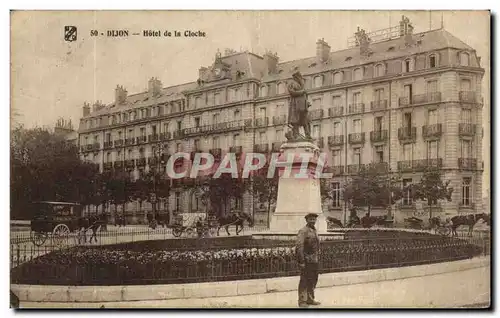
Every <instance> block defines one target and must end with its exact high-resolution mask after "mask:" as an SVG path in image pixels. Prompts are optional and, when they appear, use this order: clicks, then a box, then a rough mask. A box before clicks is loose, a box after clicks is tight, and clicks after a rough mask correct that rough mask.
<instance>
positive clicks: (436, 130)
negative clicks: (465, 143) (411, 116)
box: [422, 124, 443, 139]
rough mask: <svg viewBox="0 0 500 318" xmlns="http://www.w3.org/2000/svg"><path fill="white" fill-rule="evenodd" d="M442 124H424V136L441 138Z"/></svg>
mask: <svg viewBox="0 0 500 318" xmlns="http://www.w3.org/2000/svg"><path fill="white" fill-rule="evenodd" d="M442 126H443V125H442V124H433V125H427V126H422V136H423V137H424V138H426V139H428V138H439V137H441V135H442V134H443V127H442Z"/></svg>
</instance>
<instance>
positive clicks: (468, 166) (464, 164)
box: [458, 158, 477, 170]
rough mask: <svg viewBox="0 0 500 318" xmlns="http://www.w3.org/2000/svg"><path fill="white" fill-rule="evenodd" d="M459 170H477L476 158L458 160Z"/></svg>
mask: <svg viewBox="0 0 500 318" xmlns="http://www.w3.org/2000/svg"><path fill="white" fill-rule="evenodd" d="M458 169H460V170H476V169H477V159H476V158H458Z"/></svg>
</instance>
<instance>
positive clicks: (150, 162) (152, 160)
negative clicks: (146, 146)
mask: <svg viewBox="0 0 500 318" xmlns="http://www.w3.org/2000/svg"><path fill="white" fill-rule="evenodd" d="M157 164H158V159H157V158H155V157H149V158H148V165H149V166H156V165H157Z"/></svg>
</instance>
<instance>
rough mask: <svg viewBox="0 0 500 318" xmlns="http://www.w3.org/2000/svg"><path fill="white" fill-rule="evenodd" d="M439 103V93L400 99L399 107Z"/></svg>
mask: <svg viewBox="0 0 500 318" xmlns="http://www.w3.org/2000/svg"><path fill="white" fill-rule="evenodd" d="M440 101H441V92H433V93H426V94H419V95H413V96H411V97H408V96H406V97H400V98H399V106H408V105H415V104H425V103H435V102H440Z"/></svg>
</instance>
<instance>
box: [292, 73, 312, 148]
mask: <svg viewBox="0 0 500 318" xmlns="http://www.w3.org/2000/svg"><path fill="white" fill-rule="evenodd" d="M288 93H289V94H290V102H289V106H288V125H289V126H291V128H292V131H291V132H290V131H289V132H287V134H286V138H287V139H288V140H289V141H295V140H312V138H311V124H310V120H309V116H308V108H309V107H311V104H310V103H309V102H308V101H307V93H306V90H305V80H304V78H303V77H302V74H300V72H299V71H297V72H295V73H293V75H292V81H291V82H290V83H289V84H288ZM300 127H304V132H305V138H304V137H303V136H302V135H300V134H299V128H300ZM300 137H301V138H300Z"/></svg>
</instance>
